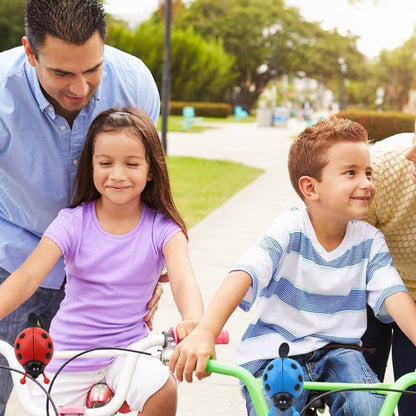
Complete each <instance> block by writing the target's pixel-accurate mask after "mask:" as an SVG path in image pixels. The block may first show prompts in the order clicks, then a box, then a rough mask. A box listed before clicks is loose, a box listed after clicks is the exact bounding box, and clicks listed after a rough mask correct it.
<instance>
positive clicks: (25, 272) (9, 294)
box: [0, 237, 62, 320]
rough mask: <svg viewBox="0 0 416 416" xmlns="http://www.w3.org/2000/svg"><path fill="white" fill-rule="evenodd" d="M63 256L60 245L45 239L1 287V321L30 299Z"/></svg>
mask: <svg viewBox="0 0 416 416" xmlns="http://www.w3.org/2000/svg"><path fill="white" fill-rule="evenodd" d="M61 256H62V251H61V249H60V248H59V247H58V245H57V244H56V243H55V242H53V241H52V240H51V239H49V238H48V237H43V238H42V239H41V240H40V242H39V244H38V245H37V246H36V248H35V249H34V250H33V251H32V253H31V254H30V255H29V257H28V258H27V259H26V260H25V261H24V263H23V264H22V265H21V266H20V267H19V268H18V269H16V270H15V271H14V272H13V273H12V274H11V275H10V276H9V277H8V278H7V279H6V280H5V281H4V282H3V284H2V285H1V286H0V299H1V302H0V320H2V319H3V318H4V317H5V316H7V315H8V314H9V313H11V312H13V311H14V310H15V309H17V308H18V307H19V306H20V305H21V304H22V303H23V302H24V301H26V300H27V299H29V298H30V297H31V296H32V295H33V293H35V291H36V289H37V288H38V287H39V286H40V284H41V283H42V281H43V279H44V278H45V277H46V276H47V275H48V273H49V272H50V271H51V270H52V268H53V266H54V265H55V264H56V262H57V261H58V260H59V258H60V257H61Z"/></svg>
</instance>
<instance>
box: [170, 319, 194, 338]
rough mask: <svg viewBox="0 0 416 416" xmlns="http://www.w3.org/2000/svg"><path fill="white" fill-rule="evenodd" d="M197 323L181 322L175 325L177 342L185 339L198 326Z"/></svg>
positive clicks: (191, 321) (192, 321)
mask: <svg viewBox="0 0 416 416" xmlns="http://www.w3.org/2000/svg"><path fill="white" fill-rule="evenodd" d="M198 323H199V321H196V320H187V321H181V322H179V323H178V325H176V336H177V337H178V339H179V341H182V340H183V339H184V338H186V337H187V336H188V335H189V334H190V333H191V332H192V331H193V330H194V328H195V327H196V326H197V325H198Z"/></svg>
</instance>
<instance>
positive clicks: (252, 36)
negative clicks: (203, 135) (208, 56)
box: [176, 0, 364, 109]
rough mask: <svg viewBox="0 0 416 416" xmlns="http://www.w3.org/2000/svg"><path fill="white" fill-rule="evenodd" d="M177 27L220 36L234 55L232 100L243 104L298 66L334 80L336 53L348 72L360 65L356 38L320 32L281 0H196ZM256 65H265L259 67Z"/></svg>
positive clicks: (205, 35)
mask: <svg viewBox="0 0 416 416" xmlns="http://www.w3.org/2000/svg"><path fill="white" fill-rule="evenodd" d="M176 27H177V28H182V29H184V28H187V27H192V28H193V29H194V31H195V32H197V33H200V34H201V35H202V36H203V38H204V39H217V40H220V39H222V41H223V44H224V49H225V50H226V52H228V53H230V54H232V55H234V56H235V57H236V61H235V65H234V70H235V71H236V72H237V73H238V74H239V77H238V79H237V85H236V88H235V90H236V92H237V94H236V96H235V102H234V104H240V105H241V104H242V105H243V106H244V107H245V108H247V109H250V108H251V107H252V106H253V104H254V103H255V102H256V100H257V98H258V96H259V94H260V93H261V92H262V90H263V89H264V87H265V86H266V85H267V83H268V82H269V81H270V80H272V79H275V78H277V77H279V76H281V75H283V74H289V75H296V74H297V73H298V72H299V71H302V72H303V73H304V74H305V75H307V76H309V77H313V78H316V79H319V80H320V81H324V82H325V83H328V82H330V81H332V82H333V83H334V81H335V80H337V79H338V78H339V64H338V58H339V57H340V56H342V57H343V58H344V59H345V60H346V61H347V64H348V67H349V74H348V76H349V77H350V76H351V77H354V76H358V75H359V74H360V72H361V73H362V71H359V70H358V68H359V67H361V68H362V66H363V64H364V59H363V56H362V54H360V53H359V52H358V50H357V47H356V37H354V36H352V35H349V36H346V37H344V36H341V35H340V34H338V32H337V31H330V32H328V31H324V30H323V29H321V28H320V26H319V24H318V23H311V22H306V21H305V20H304V19H303V18H302V17H301V15H300V13H299V11H298V9H296V8H293V7H285V5H284V2H283V1H282V0H227V1H222V2H219V1H217V0H195V1H193V2H192V3H190V4H189V6H188V7H186V8H182V9H180V10H179V13H178V15H177V17H176ZM260 66H262V68H267V69H266V70H265V71H259V70H258V68H259V67H260Z"/></svg>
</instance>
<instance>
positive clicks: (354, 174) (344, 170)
mask: <svg viewBox="0 0 416 416" xmlns="http://www.w3.org/2000/svg"><path fill="white" fill-rule="evenodd" d="M327 157H328V160H329V163H328V164H327V165H326V166H325V167H324V169H323V170H322V176H321V182H317V184H316V188H317V190H318V193H319V201H320V203H321V206H322V209H323V210H325V211H322V212H325V215H328V216H329V217H330V218H331V217H332V218H334V219H336V220H337V221H338V220H339V221H350V220H354V219H360V218H363V217H365V216H366V215H367V214H368V208H369V206H370V203H371V201H372V200H373V197H374V194H375V187H374V185H373V183H372V179H371V172H372V170H371V166H370V151H369V148H368V145H367V144H366V143H363V142H340V143H336V144H334V145H333V146H332V147H331V148H330V149H329V150H328V153H327Z"/></svg>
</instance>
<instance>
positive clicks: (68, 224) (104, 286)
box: [44, 202, 181, 371]
mask: <svg viewBox="0 0 416 416" xmlns="http://www.w3.org/2000/svg"><path fill="white" fill-rule="evenodd" d="M180 230H181V229H180V227H179V226H178V225H177V224H176V223H175V222H174V221H172V220H170V219H168V218H166V217H165V216H164V215H162V214H161V213H159V212H156V211H155V210H153V209H151V208H149V207H148V206H146V205H145V206H144V209H143V212H142V215H141V217H140V220H139V223H138V224H137V226H136V227H135V228H134V230H132V231H130V232H129V233H127V234H123V235H114V234H109V233H108V232H106V231H104V230H103V228H102V227H101V226H100V224H99V223H98V219H97V215H96V212H95V203H94V202H92V203H88V204H83V205H81V206H79V207H76V208H74V209H63V210H61V211H60V212H59V214H58V216H57V218H56V219H55V220H54V221H53V222H52V223H51V224H50V226H49V227H48V228H47V229H46V231H45V233H44V235H45V236H46V237H48V238H50V239H51V240H53V241H54V242H55V243H56V244H57V245H58V246H59V247H60V248H61V250H62V252H63V256H64V262H65V271H66V276H67V283H66V287H65V299H64V300H63V301H62V303H61V306H60V308H59V311H58V313H57V314H56V316H55V317H54V319H53V321H52V324H51V328H50V334H51V337H52V339H53V341H54V345H55V349H56V350H84V349H89V348H94V347H109V346H112V347H127V346H128V345H129V344H131V343H132V342H135V341H137V340H139V339H141V338H143V337H145V336H146V335H147V334H148V332H149V330H148V328H147V325H146V323H145V322H144V320H143V318H144V316H145V315H146V313H147V307H146V305H147V303H148V301H149V300H150V298H151V297H152V294H153V291H154V288H155V286H156V283H157V281H158V279H159V277H160V273H161V271H162V269H163V266H164V264H165V260H164V256H163V247H164V246H165V244H166V243H167V242H168V241H169V240H170V238H172V236H173V235H174V234H176V233H177V232H179V231H180ZM109 362H111V359H107V358H89V359H85V358H84V359H76V360H75V361H73V362H72V363H70V364H69V366H68V367H66V371H88V370H95V369H99V368H102V367H103V366H105V365H107V364H108V363H109ZM60 364H61V362H60V360H53V361H52V362H51V363H50V364H49V366H48V370H49V371H56V370H57V368H58V366H59V365H60Z"/></svg>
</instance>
